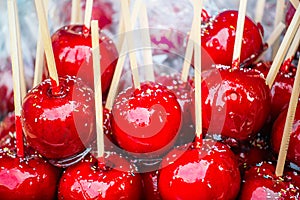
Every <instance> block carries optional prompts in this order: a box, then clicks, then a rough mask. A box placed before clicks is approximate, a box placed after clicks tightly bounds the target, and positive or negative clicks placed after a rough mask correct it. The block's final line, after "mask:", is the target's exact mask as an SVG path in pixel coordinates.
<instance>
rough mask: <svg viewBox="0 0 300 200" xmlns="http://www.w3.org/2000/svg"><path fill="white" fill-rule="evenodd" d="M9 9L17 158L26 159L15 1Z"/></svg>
mask: <svg viewBox="0 0 300 200" xmlns="http://www.w3.org/2000/svg"><path fill="white" fill-rule="evenodd" d="M7 8H8V15H9V17H8V22H9V35H10V52H11V62H12V73H13V88H14V106H15V123H16V146H17V156H18V157H24V142H23V132H22V124H21V110H22V105H21V98H22V94H21V78H20V60H21V59H22V57H21V56H22V55H21V54H20V51H18V49H19V48H21V46H20V43H19V42H18V33H17V32H18V25H17V20H18V19H17V8H16V1H15V0H8V1H7Z"/></svg>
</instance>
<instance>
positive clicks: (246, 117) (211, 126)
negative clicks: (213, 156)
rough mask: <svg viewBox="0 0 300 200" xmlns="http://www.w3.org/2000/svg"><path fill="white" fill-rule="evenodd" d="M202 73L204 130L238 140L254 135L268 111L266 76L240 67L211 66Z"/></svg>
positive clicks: (268, 97) (268, 95)
mask: <svg viewBox="0 0 300 200" xmlns="http://www.w3.org/2000/svg"><path fill="white" fill-rule="evenodd" d="M202 76H203V81H202V111H203V113H202V116H203V119H202V120H203V128H204V130H205V132H208V133H212V134H221V135H222V136H225V137H230V138H233V139H235V140H238V141H242V140H247V139H250V138H251V137H253V136H254V135H255V134H256V133H257V132H258V131H259V130H260V129H261V128H262V127H263V125H264V123H265V122H266V120H267V117H268V115H269V111H270V101H271V100H270V90H269V88H268V86H267V85H266V84H265V80H264V79H262V78H261V77H260V76H259V75H258V74H255V73H248V72H246V71H242V70H239V69H238V70H234V71H232V70H230V69H229V70H228V69H214V70H209V71H206V72H204V73H203V74H202ZM192 96H193V97H194V94H193V95H192ZM192 103H193V104H194V101H192ZM193 107H194V106H192V108H193ZM192 113H194V112H192Z"/></svg>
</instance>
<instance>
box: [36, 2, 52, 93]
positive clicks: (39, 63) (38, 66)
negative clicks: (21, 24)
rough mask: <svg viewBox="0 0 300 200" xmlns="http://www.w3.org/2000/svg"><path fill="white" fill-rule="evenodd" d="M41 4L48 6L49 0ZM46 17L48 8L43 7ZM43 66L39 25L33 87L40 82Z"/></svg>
mask: <svg viewBox="0 0 300 200" xmlns="http://www.w3.org/2000/svg"><path fill="white" fill-rule="evenodd" d="M42 3H43V6H44V8H45V5H47V6H46V7H47V8H48V3H49V0H42ZM45 12H46V18H47V16H48V9H45ZM43 67H44V44H43V39H42V32H41V27H40V26H39V32H38V40H37V44H36V56H35V65H34V78H33V86H32V87H33V88H34V87H35V86H37V85H38V84H40V82H42V76H43Z"/></svg>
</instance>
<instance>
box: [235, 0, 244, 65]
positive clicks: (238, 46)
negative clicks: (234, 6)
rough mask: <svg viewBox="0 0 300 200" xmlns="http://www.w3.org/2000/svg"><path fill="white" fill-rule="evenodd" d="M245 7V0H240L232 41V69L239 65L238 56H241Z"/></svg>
mask: <svg viewBox="0 0 300 200" xmlns="http://www.w3.org/2000/svg"><path fill="white" fill-rule="evenodd" d="M246 9H247V0H241V1H240V6H239V13H238V19H237V25H236V34H235V41H234V49H233V56H232V68H233V69H237V68H239V66H240V57H241V50H242V42H243V35H244V25H245V18H246Z"/></svg>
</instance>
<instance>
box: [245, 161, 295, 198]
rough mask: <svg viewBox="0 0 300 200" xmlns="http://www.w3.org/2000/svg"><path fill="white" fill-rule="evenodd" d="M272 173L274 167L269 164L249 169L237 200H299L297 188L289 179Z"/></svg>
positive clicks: (260, 164)
mask: <svg viewBox="0 0 300 200" xmlns="http://www.w3.org/2000/svg"><path fill="white" fill-rule="evenodd" d="M274 173H275V166H274V165H273V164H272V163H270V162H260V163H259V164H257V165H256V166H253V167H251V168H250V169H249V170H247V171H246V173H245V176H244V181H243V185H242V187H241V191H240V198H239V199H241V200H248V199H249V200H250V199H282V200H283V199H299V198H300V191H299V188H298V187H297V186H295V185H294V183H293V180H292V179H291V177H290V176H285V175H284V176H283V177H276V176H275V174H274Z"/></svg>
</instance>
